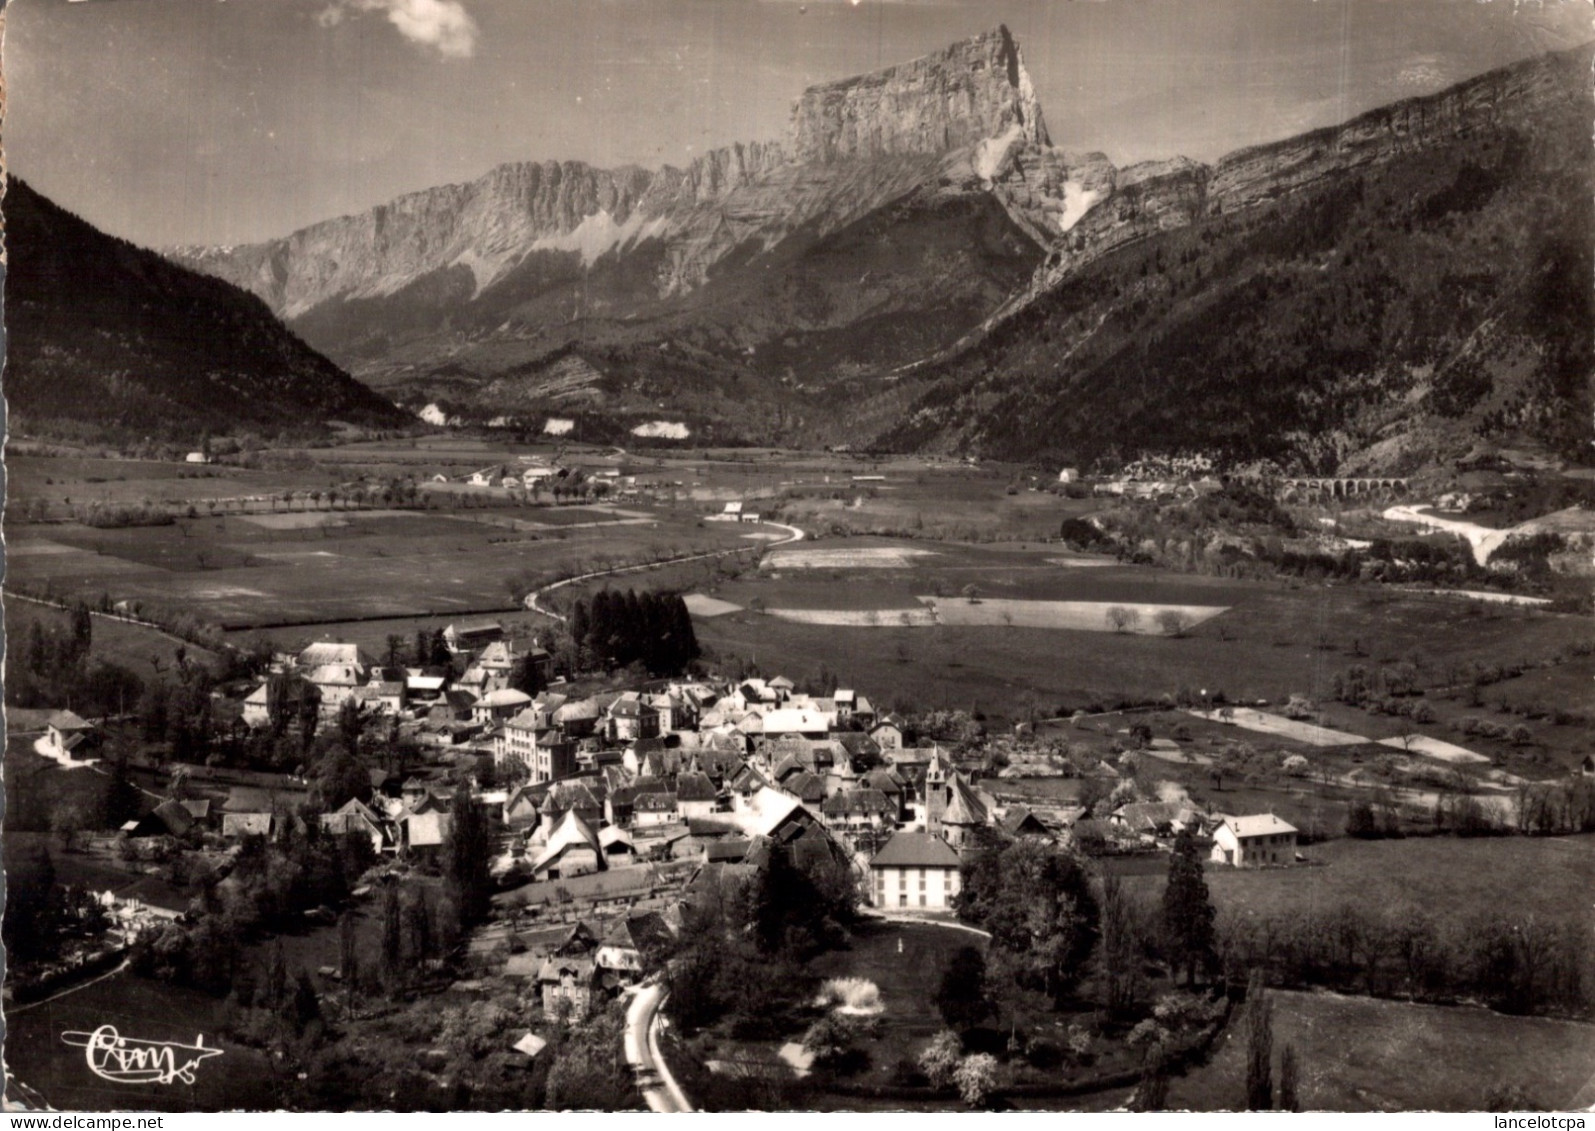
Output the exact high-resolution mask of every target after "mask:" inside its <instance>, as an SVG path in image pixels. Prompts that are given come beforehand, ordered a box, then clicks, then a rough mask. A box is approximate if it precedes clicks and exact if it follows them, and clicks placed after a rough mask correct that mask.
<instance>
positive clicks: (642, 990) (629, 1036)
mask: <svg viewBox="0 0 1595 1131" xmlns="http://www.w3.org/2000/svg"><path fill="white" fill-rule="evenodd" d="M665 996H666V993H665V988H664V987H663V986H661V985H660V984H659V983H658V982H656V981H652V980H650V981H647V982H644V983H643V984H642V985H641V986H639V987H638V988H637V993H636V994H635V995H634V996H633V997H632V999H631V1004H630V1005H629V1006H627V1007H626V1034H625V1037H624V1039H623V1046H624V1049H625V1053H626V1063H627V1064H629V1065H631V1070H632V1074H633V1075H634V1076H635V1077H636V1080H637V1090H638V1091H639V1092H641V1093H642V1098H643V1100H644V1101H645V1102H646V1103H647V1104H648V1110H649V1111H658V1112H687V1111H691V1110H692V1104H690V1103H688V1102H687V1097H686V1094H685V1093H683V1092H682V1090H681V1085H679V1084H677V1083H676V1080H675V1077H673V1076H671V1075H670V1068H669V1066H668V1065H666V1064H665V1058H664V1056H663V1055H662V1054H661V1053H660V1052H659V1025H660V1020H661V1018H660V1014H659V1007H660V1006H661V1005H663V1004H664V1000H665Z"/></svg>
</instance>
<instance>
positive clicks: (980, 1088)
mask: <svg viewBox="0 0 1595 1131" xmlns="http://www.w3.org/2000/svg"><path fill="white" fill-rule="evenodd" d="M953 1082H954V1083H955V1084H957V1085H958V1095H959V1097H960V1098H961V1099H962V1100H963V1101H964V1102H965V1103H966V1104H968V1105H969V1106H970V1107H981V1106H982V1105H984V1104H985V1102H986V1101H987V1100H988V1099H990V1098H991V1093H992V1092H993V1091H995V1090H996V1087H997V1058H996V1057H994V1056H992V1055H991V1054H990V1053H985V1052H977V1053H975V1054H974V1055H972V1056H966V1057H964V1059H963V1060H961V1061H959V1062H958V1068H957V1069H956V1070H955V1071H954V1072H953Z"/></svg>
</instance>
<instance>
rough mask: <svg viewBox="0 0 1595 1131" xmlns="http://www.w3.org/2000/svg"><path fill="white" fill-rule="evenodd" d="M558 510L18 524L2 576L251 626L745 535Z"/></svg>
mask: <svg viewBox="0 0 1595 1131" xmlns="http://www.w3.org/2000/svg"><path fill="white" fill-rule="evenodd" d="M479 515H480V516H481V518H482V519H484V520H485V521H479V520H478V517H477V516H479ZM569 517H571V515H570V512H569V511H568V510H566V509H564V508H530V507H528V508H524V509H520V510H517V511H515V512H514V513H513V514H499V513H496V512H491V511H477V512H473V511H464V512H457V513H436V512H428V511H345V512H330V513H324V512H317V513H287V514H265V515H255V514H249V515H226V516H220V517H214V518H211V517H207V518H202V519H192V520H189V519H182V520H179V521H178V522H177V523H175V524H173V525H169V526H150V527H131V528H123V529H110V530H102V529H95V528H91V527H87V526H80V525H75V524H55V525H51V526H49V527H46V528H43V529H40V528H37V527H23V528H20V529H18V530H13V531H11V532H10V533H11V535H12V538H13V540H14V544H16V545H20V546H21V547H23V550H24V552H23V554H22V555H21V556H20V557H18V558H17V559H16V560H15V561H14V562H13V563H12V566H11V571H10V577H9V579H8V580H9V582H10V584H11V585H13V586H18V587H21V588H24V589H42V588H45V587H49V589H50V590H51V591H52V592H54V593H56V594H58V595H60V596H63V597H76V596H81V597H85V598H89V599H96V598H98V596H99V595H100V594H101V593H102V592H103V593H109V594H110V595H111V596H112V598H113V599H115V600H135V601H142V602H148V603H150V604H151V605H162V606H166V607H180V608H184V609H186V610H188V611H192V612H195V613H197V614H198V615H200V616H202V617H204V618H206V619H208V620H211V621H213V622H215V623H219V624H221V625H223V626H225V627H228V628H251V627H261V626H273V625H293V624H315V623H320V622H337V621H349V620H356V619H365V618H377V617H403V616H416V615H423V616H451V615H453V616H458V615H461V614H464V613H467V612H471V611H476V610H495V609H508V608H513V607H514V599H515V597H516V596H517V594H518V593H520V592H523V591H524V589H525V588H526V587H527V586H529V585H531V584H535V583H538V582H540V581H547V580H553V579H555V578H557V577H559V576H564V575H567V574H569V573H573V572H578V571H580V570H582V569H592V568H601V567H602V566H603V565H605V564H606V563H614V564H617V565H618V564H622V563H629V562H633V561H642V560H650V559H653V558H659V557H666V556H670V555H673V554H681V553H687V552H692V551H695V550H709V549H719V548H732V547H745V546H747V545H748V543H747V542H745V541H743V540H741V539H740V538H739V537H738V536H737V534H736V532H734V531H726V530H723V529H718V528H716V525H715V524H709V525H707V526H703V527H700V526H699V525H698V524H697V521H696V519H694V518H692V517H691V516H687V515H682V514H678V513H673V512H669V511H660V512H656V513H653V514H651V515H650V516H648V517H646V518H644V519H641V520H639V519H638V518H637V517H636V516H635V514H634V512H630V511H628V512H625V515H624V516H621V517H616V516H613V515H610V514H608V513H606V512H604V511H600V510H588V511H586V512H585V514H584V516H583V518H584V521H580V522H575V523H572V522H569V521H566V520H567V519H568V518H569ZM549 518H553V519H554V520H555V521H553V522H549V521H547V519H549ZM522 524H524V525H522ZM507 527H509V529H507ZM30 551H31V552H30Z"/></svg>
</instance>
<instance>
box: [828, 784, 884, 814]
mask: <svg viewBox="0 0 1595 1131" xmlns="http://www.w3.org/2000/svg"><path fill="white" fill-rule="evenodd" d="M896 808H897V806H895V805H893V804H892V803H891V802H890V801H887V800H886V795H885V794H884V793H882V792H881V791H880V790H878V789H849V790H846V791H844V792H842V793H837V794H833V795H832V796H831V797H828V798H826V801H825V804H824V805H822V806H821V807H820V811H821V812H822V813H824V814H825V815H826V816H828V817H845V816H848V815H849V814H852V813H859V814H862V815H864V816H870V815H872V814H877V813H890V812H893V811H894V810H895V809H896Z"/></svg>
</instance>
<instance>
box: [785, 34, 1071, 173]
mask: <svg viewBox="0 0 1595 1131" xmlns="http://www.w3.org/2000/svg"><path fill="white" fill-rule="evenodd" d="M791 135H792V152H793V155H794V156H795V157H796V158H797V159H798V160H799V161H806V162H813V163H815V164H829V163H831V162H834V161H857V160H860V159H869V158H873V157H883V156H887V155H892V154H904V153H946V152H948V151H949V150H954V149H961V148H963V147H964V146H969V145H975V144H976V143H978V142H981V141H983V140H986V139H988V138H1003V137H1011V138H1012V139H1014V140H1017V141H1019V142H1021V143H1023V144H1027V145H1032V146H1046V145H1049V144H1051V142H1050V139H1049V138H1048V137H1047V127H1046V124H1045V123H1044V122H1043V121H1042V118H1041V106H1040V104H1039V103H1038V102H1037V101H1036V94H1035V89H1034V88H1033V87H1032V86H1031V83H1030V75H1029V74H1028V73H1027V72H1026V71H1025V66H1024V60H1023V58H1022V57H1021V55H1020V52H1019V45H1018V44H1017V43H1015V42H1014V39H1013V36H1012V35H1011V34H1010V33H1009V31H1008V29H1007V28H1006V27H999V28H996V29H995V30H993V31H989V32H986V33H985V34H983V35H979V36H976V37H975V38H974V39H967V40H964V41H963V42H962V43H955V44H953V45H952V46H951V47H948V48H947V49H946V50H944V51H939V52H937V53H936V54H934V55H927V56H925V57H924V58H922V59H916V60H914V61H913V62H911V63H905V64H903V65H902V66H898V67H892V68H890V69H889V70H885V71H877V72H875V73H874V74H869V75H861V76H858V77H856V78H849V79H842V80H841V81H839V82H831V83H824V84H822V85H820V86H815V87H810V88H809V89H808V90H807V91H805V92H804V93H803V96H802V97H801V98H799V99H798V101H797V105H796V106H794V107H793V109H792V130H791Z"/></svg>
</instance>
